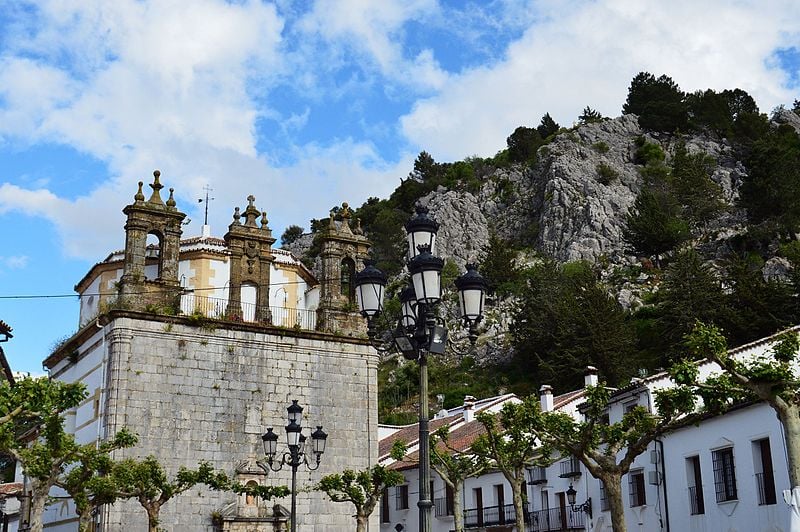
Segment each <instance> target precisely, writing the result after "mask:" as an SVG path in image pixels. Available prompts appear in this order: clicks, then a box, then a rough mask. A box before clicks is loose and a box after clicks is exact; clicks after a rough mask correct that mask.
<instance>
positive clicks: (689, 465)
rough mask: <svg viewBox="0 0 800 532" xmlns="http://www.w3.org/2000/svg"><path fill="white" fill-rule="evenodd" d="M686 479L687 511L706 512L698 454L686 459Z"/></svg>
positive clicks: (697, 513)
mask: <svg viewBox="0 0 800 532" xmlns="http://www.w3.org/2000/svg"><path fill="white" fill-rule="evenodd" d="M686 479H687V481H688V484H689V513H690V514H691V515H700V514H704V513H706V506H705V501H704V500H703V477H702V476H701V474H700V457H699V456H690V457H688V458H687V459H686Z"/></svg>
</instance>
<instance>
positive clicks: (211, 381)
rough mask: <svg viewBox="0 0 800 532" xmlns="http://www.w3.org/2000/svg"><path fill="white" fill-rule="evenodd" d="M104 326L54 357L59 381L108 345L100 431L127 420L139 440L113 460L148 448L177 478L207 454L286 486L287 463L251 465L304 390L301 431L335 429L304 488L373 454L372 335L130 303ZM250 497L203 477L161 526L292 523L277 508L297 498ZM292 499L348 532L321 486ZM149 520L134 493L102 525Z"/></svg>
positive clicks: (305, 512)
mask: <svg viewBox="0 0 800 532" xmlns="http://www.w3.org/2000/svg"><path fill="white" fill-rule="evenodd" d="M104 330H105V342H98V341H97V339H96V338H94V337H88V335H87V341H86V343H84V344H83V345H81V346H80V347H79V348H78V355H77V357H76V358H77V361H76V362H75V363H73V362H70V361H69V359H68V358H65V359H64V360H62V361H59V362H56V361H55V360H52V361H51V364H52V365H53V368H54V371H53V376H54V377H56V378H60V377H63V376H64V374H65V373H66V371H67V368H68V367H69V368H70V370H69V371H70V373H71V374H78V373H81V370H78V369H77V368H74V367H72V366H74V365H75V364H81V361H82V360H90V359H91V357H88V356H87V355H88V354H89V353H88V351H93V350H96V349H104V347H103V346H106V347H105V349H107V355H106V357H104V358H106V359H107V367H106V370H105V371H104V374H105V375H106V377H105V379H106V382H105V384H106V386H105V388H106V390H107V394H106V395H105V397H106V399H105V402H106V404H105V407H104V408H103V409H102V410H103V414H102V415H101V418H100V419H99V420H98V421H99V423H100V424H101V427H102V432H103V433H104V434H106V435H110V434H113V433H115V432H116V431H117V430H119V429H120V428H122V427H128V428H129V429H131V430H132V431H134V432H136V433H138V434H139V443H138V444H137V445H136V446H135V447H133V448H130V449H125V450H122V451H118V452H117V457H118V458H124V457H145V456H147V455H151V454H152V455H155V456H156V457H158V458H159V460H160V461H161V463H162V464H164V466H165V468H166V469H167V471H168V472H169V473H170V474H171V475H174V474H175V472H176V471H177V470H178V468H179V467H180V466H186V467H196V466H197V463H198V462H199V461H201V460H207V461H209V462H211V464H212V465H213V466H214V467H215V468H218V469H220V470H223V471H225V472H226V473H228V474H229V475H232V476H234V477H236V478H238V479H239V480H240V481H241V482H244V483H246V482H248V481H255V482H258V483H264V484H272V485H281V484H283V485H287V486H288V485H289V484H290V480H291V477H290V474H291V470H289V469H286V468H284V470H282V471H280V472H278V473H270V474H269V475H268V476H267V475H265V474H264V472H263V471H262V470H261V469H260V468H258V467H257V466H256V465H255V462H256V460H262V459H263V446H262V442H261V434H262V433H263V432H264V431H265V429H266V427H274V428H275V431H276V432H277V433H278V434H281V435H283V427H284V425H285V424H286V407H287V406H288V405H289V404H290V403H291V399H297V400H298V401H299V403H300V404H301V405H302V406H304V412H303V415H304V419H303V425H304V427H306V428H305V430H304V432H306V433H307V434H308V433H309V429H313V428H314V427H315V426H316V425H322V426H323V428H324V430H325V431H326V432H327V433H328V434H329V437H328V445H327V449H326V452H325V454H324V455H323V457H322V462H321V465H320V468H319V469H318V470H316V471H313V472H310V471H308V470H306V469H305V468H301V469H299V470H298V472H297V476H298V480H297V482H298V491H301V490H302V488H305V487H308V486H310V485H312V484H313V483H314V482H316V481H318V480H319V479H320V478H322V476H324V475H327V474H331V473H336V472H341V471H342V470H344V469H356V470H358V469H364V468H367V467H371V466H372V465H374V464H375V463H376V461H377V420H378V413H377V362H378V360H377V354H376V353H375V351H374V349H372V348H371V347H369V345H367V343H366V342H365V341H362V340H356V339H351V340H345V339H343V338H340V337H334V336H332V335H325V334H319V333H313V332H294V331H286V330H283V331H278V330H268V329H266V328H265V327H263V326H257V325H249V324H231V326H230V327H224V328H222V327H220V328H217V329H213V330H212V329H210V328H209V327H205V328H200V327H195V326H191V325H189V324H188V323H186V321H185V320H183V319H181V318H167V317H149V316H147V315H144V314H141V313H137V312H129V311H113V312H112V313H111V315H110V321H109V322H108V324H107V325H106V326H105V329H104ZM90 332H93V331H91V330H87V334H88V333H90ZM84 351H86V352H84ZM95 358H96V357H95ZM59 368H61V369H60V370H59ZM282 449H283V450H285V449H286V445H285V442H283V441H281V442H279V452H280V451H281V450H282ZM249 502H250V504H248V501H247V499H246V497H244V496H241V497H240V496H237V495H235V494H233V493H229V492H228V493H219V492H214V491H210V490H209V489H207V488H206V487H204V486H196V487H194V488H193V489H191V490H189V491H187V492H185V493H183V494H182V495H179V496H178V497H176V498H175V499H173V500H171V501H169V502H168V503H167V504H166V505H165V506H164V508H163V509H162V512H161V522H162V526H163V527H164V528H165V529H166V530H169V531H170V532H196V531H198V530H217V529H221V528H222V526H220V527H219V528H217V527H216V525H214V524H213V523H212V516H216V517H217V519H218V520H219V517H220V516H222V517H223V519H222V523H223V524H225V527H226V528H225V529H226V530H248V531H250V530H258V531H259V532H266V531H270V532H271V531H273V530H276V529H278V530H279V529H280V526H283V525H281V523H284V524H285V521H286V519H285V516H284V518H283V519H281V517H280V514H279V515H277V516H276V515H275V514H274V506H275V504H276V503H278V504H280V505H281V506H283V507H284V508H288V507H290V499H289V498H288V497H287V498H286V499H282V500H277V501H257V502H256V506H255V508H253V505H252V503H253V502H254V501H249ZM297 508H298V525H299V528H300V529H301V530H305V531H311V530H314V531H319V532H322V531H327V530H342V531H349V530H352V529H353V526H354V520H353V518H352V513H353V510H352V508H351V507H350V506H349V505H347V504H341V503H332V502H329V501H327V500H326V498H325V497H324V495H323V494H321V493H319V492H314V491H311V492H308V493H306V492H302V491H301V492H300V493H298V500H297ZM225 516H228V517H229V518H228V519H225ZM145 523H146V514H145V513H144V511H143V509H142V508H141V506H140V505H139V504H138V502H136V501H127V502H123V503H118V504H115V505H114V506H113V507H111V508H110V509H107V510H106V511H105V512H104V513H103V526H102V530H105V531H120V532H122V531H126V530H140V529H146V526H145ZM242 527H244V528H242ZM276 527H278V528H276Z"/></svg>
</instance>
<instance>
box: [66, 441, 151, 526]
mask: <svg viewBox="0 0 800 532" xmlns="http://www.w3.org/2000/svg"><path fill="white" fill-rule="evenodd" d="M137 440H138V438H137V437H136V435H135V434H133V433H131V432H130V431H128V430H127V429H125V428H123V429H121V430H120V431H119V432H117V433H116V434H115V435H114V438H112V439H111V440H108V441H104V442H102V443H100V444H99V445H98V444H96V443H94V442H93V443H88V444H86V445H82V446H80V448H79V449H77V451H76V453H75V459H76V462H77V463H76V464H75V465H74V466H73V467H72V468H71V469H70V470H69V471H68V472H67V473H66V474H65V475H64V476H63V478H61V479H59V480H57V481H56V485H57V486H59V487H60V488H63V489H64V491H66V492H67V493H68V494H69V495H70V497H72V500H73V502H74V503H75V511H76V512H77V514H78V531H79V532H88V531H89V530H90V529H91V522H92V515H93V513H94V511H95V510H96V509H97V508H99V507H100V506H102V505H103V504H111V503H113V502H114V501H116V500H117V498H118V497H119V490H118V489H117V488H116V486H115V485H114V482H113V479H112V477H111V476H110V475H109V473H110V472H111V470H112V469H113V465H114V460H113V458H112V457H111V452H112V451H114V450H116V449H123V448H126V447H132V446H133V445H135V444H136V441H137Z"/></svg>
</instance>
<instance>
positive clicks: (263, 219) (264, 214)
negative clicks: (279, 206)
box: [261, 211, 269, 229]
mask: <svg viewBox="0 0 800 532" xmlns="http://www.w3.org/2000/svg"><path fill="white" fill-rule="evenodd" d="M268 223H269V220H267V211H261V229H267V224H268Z"/></svg>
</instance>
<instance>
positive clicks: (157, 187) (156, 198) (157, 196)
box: [147, 170, 164, 205]
mask: <svg viewBox="0 0 800 532" xmlns="http://www.w3.org/2000/svg"><path fill="white" fill-rule="evenodd" d="M160 177H161V171H160V170H156V171H154V172H153V178H154V179H153V184H152V185H150V188H152V189H153V194H152V195H151V196H150V199H149V200H147V201H148V202H150V203H158V204H161V205H163V204H164V200H162V199H161V189H162V188H164V185H162V184H161V181H159V178H160Z"/></svg>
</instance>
